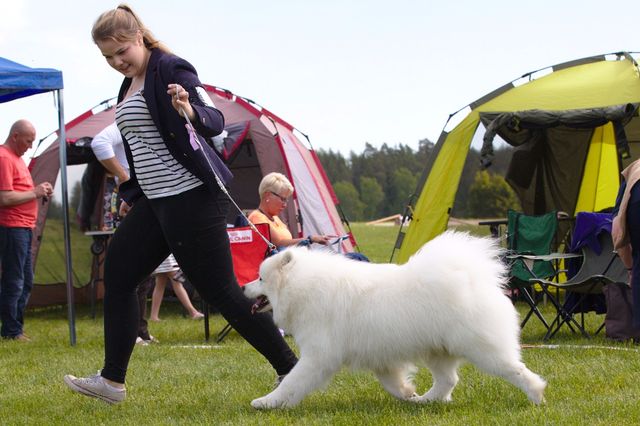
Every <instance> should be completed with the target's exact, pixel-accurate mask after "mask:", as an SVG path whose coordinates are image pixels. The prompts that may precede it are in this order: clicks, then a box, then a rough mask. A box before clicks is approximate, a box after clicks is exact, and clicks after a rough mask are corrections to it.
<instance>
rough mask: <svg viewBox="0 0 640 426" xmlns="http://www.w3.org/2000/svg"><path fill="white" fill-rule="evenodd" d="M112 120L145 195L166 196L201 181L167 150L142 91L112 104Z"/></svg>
mask: <svg viewBox="0 0 640 426" xmlns="http://www.w3.org/2000/svg"><path fill="white" fill-rule="evenodd" d="M116 123H117V124H118V128H119V129H120V132H121V133H122V136H123V137H124V139H125V140H126V142H127V144H128V145H129V149H130V150H131V154H132V156H133V168H134V170H135V173H136V178H137V179H138V183H139V185H140V188H141V189H142V192H144V194H145V195H146V196H147V198H161V197H168V196H171V195H176V194H180V193H182V192H186V191H188V190H190V189H193V188H196V187H198V186H200V185H202V184H203V183H202V181H201V180H200V179H198V178H197V177H196V176H194V175H193V174H192V173H191V172H189V171H188V170H187V169H185V168H184V167H183V166H182V164H180V163H178V161H176V159H175V158H173V156H172V155H171V154H170V153H169V150H168V149H167V144H166V143H165V141H164V140H163V139H162V136H160V132H158V128H157V127H156V126H155V124H154V123H153V120H152V119H151V115H150V114H149V109H148V108H147V103H146V101H145V99H144V97H143V96H142V91H138V92H136V93H134V94H133V95H131V96H130V97H128V98H127V99H125V100H124V101H123V102H122V103H120V104H119V105H118V106H117V107H116Z"/></svg>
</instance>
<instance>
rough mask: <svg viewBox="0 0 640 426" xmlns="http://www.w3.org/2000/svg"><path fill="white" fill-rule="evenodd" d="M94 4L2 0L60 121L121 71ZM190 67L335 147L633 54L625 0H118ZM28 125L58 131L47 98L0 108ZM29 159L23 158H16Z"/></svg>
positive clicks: (438, 125) (630, 10)
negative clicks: (515, 85)
mask: <svg viewBox="0 0 640 426" xmlns="http://www.w3.org/2000/svg"><path fill="white" fill-rule="evenodd" d="M117 4H118V3H117V2H109V1H104V0H100V1H97V0H84V1H81V2H80V1H68V0H57V1H48V0H11V1H8V0H3V2H2V18H3V19H2V21H3V23H2V26H1V27H0V56H2V57H5V58H7V59H10V60H13V61H15V62H19V63H22V64H24V65H27V66H31V67H39V68H55V69H58V70H61V71H62V72H63V78H64V86H65V88H64V92H63V93H64V94H63V97H64V114H65V119H66V120H65V121H67V122H69V121H71V120H72V119H73V118H75V117H76V116H78V115H80V114H82V113H83V112H85V111H87V110H88V109H90V108H92V107H94V106H96V105H97V104H99V103H100V102H101V101H103V100H105V99H108V98H111V97H114V96H116V95H117V92H118V88H119V86H120V82H121V79H122V77H121V75H120V74H119V73H118V72H116V71H115V70H113V69H111V68H110V67H109V66H108V65H107V63H106V61H105V60H104V58H103V57H102V56H101V55H100V52H99V50H98V49H97V47H96V46H95V45H94V43H93V41H92V40H91V36H90V32H91V27H92V25H93V23H94V21H95V19H96V18H97V17H98V15H99V14H100V13H102V12H104V11H105V10H107V9H110V8H114V7H116V6H117ZM128 4H129V5H130V6H131V7H132V8H133V9H134V10H135V11H136V12H137V13H138V14H139V16H140V17H141V18H142V20H143V22H144V23H145V24H146V25H147V27H148V28H149V29H150V30H151V31H152V32H153V33H154V34H155V35H156V37H157V38H159V39H160V40H161V41H163V42H165V44H167V45H168V46H169V48H170V49H171V50H172V51H173V52H174V53H176V54H177V55H179V56H182V57H183V58H185V59H187V60H188V61H190V62H191V63H192V64H193V65H194V66H195V67H196V69H197V70H198V73H199V76H200V79H201V81H202V82H204V83H206V84H210V85H214V86H218V87H222V88H225V89H228V90H231V91H232V92H234V93H235V94H237V95H241V96H244V97H247V98H249V99H251V100H253V101H255V102H256V103H258V104H260V105H261V106H263V107H265V108H267V109H269V110H270V111H272V112H274V113H275V114H276V115H278V116H280V117H281V118H283V119H284V120H285V121H287V122H289V123H290V124H292V125H293V126H294V127H295V128H297V129H298V130H300V131H301V132H303V133H305V134H307V135H308V136H309V138H310V141H311V144H312V146H313V147H314V148H315V149H316V150H320V149H324V150H333V151H339V152H341V153H343V154H344V155H345V156H348V155H349V153H350V152H355V153H361V152H362V151H363V150H364V148H365V144H366V143H369V144H371V145H373V146H374V147H376V148H379V147H380V146H381V145H382V144H384V143H386V144H388V145H390V146H397V145H398V144H404V145H408V146H410V147H411V148H413V149H417V147H418V142H419V141H420V140H422V139H425V138H428V139H430V140H431V141H433V142H435V141H437V139H438V136H439V135H440V133H441V131H442V129H443V126H444V125H445V122H446V121H447V118H448V117H449V114H451V113H453V112H455V111H457V110H459V109H461V108H463V107H465V106H466V105H468V104H469V103H471V102H472V101H474V100H476V99H478V98H480V97H481V96H483V95H485V94H486V93H488V92H490V91H492V90H493V89H495V88H497V87H499V86H501V85H503V84H505V83H508V82H509V81H512V80H514V79H517V78H519V77H520V76H521V75H523V74H525V73H526V72H529V71H533V70H537V69H540V68H544V67H547V66H551V65H554V64H557V63H562V62H566V61H569V60H572V59H578V58H582V57H586V56H592V55H598V54H604V53H611V52H617V51H622V50H627V51H634V52H636V51H638V50H640V40H638V28H639V27H640V26H639V24H638V16H639V14H638V11H639V10H640V3H638V2H636V1H632V0H627V1H619V0H609V1H607V2H602V0H597V1H596V0H553V1H547V0H539V1H535V0H534V1H530V2H513V1H498V0H496V1H493V0H485V1H477V0H461V1H456V0H439V1H430V0H395V1H379V0H270V1H264V0H262V1H257V0H232V1H229V0H181V1H175V0H172V1H168V0H131V1H129V2H128ZM20 118H27V119H29V120H31V121H32V122H33V123H34V125H35V126H36V129H37V133H38V139H40V138H43V137H45V136H46V135H48V134H50V133H51V132H53V131H55V130H56V129H57V112H56V106H55V102H54V100H53V96H52V95H51V94H45V95H37V96H32V97H30V98H25V99H22V100H18V101H13V102H9V103H5V104H0V138H2V140H3V141H4V138H5V137H6V134H7V133H8V130H9V127H10V126H11V124H12V123H13V122H14V121H15V120H17V119H20ZM28 155H30V154H29V153H28V154H27V156H28Z"/></svg>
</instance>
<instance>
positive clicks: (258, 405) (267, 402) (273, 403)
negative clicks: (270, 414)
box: [251, 396, 286, 410]
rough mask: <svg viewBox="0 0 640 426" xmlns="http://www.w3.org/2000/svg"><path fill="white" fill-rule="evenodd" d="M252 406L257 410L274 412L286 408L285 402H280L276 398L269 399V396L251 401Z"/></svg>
mask: <svg viewBox="0 0 640 426" xmlns="http://www.w3.org/2000/svg"><path fill="white" fill-rule="evenodd" d="M251 406H252V407H253V408H255V409H256V410H273V409H276V408H285V407H286V403H285V401H282V400H278V399H276V398H269V397H268V396H263V397H262V398H256V399H254V400H253V401H251Z"/></svg>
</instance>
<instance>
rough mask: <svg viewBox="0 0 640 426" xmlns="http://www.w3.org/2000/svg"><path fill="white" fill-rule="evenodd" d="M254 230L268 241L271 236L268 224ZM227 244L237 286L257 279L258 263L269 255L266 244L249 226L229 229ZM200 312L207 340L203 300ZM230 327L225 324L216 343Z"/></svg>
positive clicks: (206, 305)
mask: <svg viewBox="0 0 640 426" xmlns="http://www.w3.org/2000/svg"><path fill="white" fill-rule="evenodd" d="M254 226H255V227H256V229H258V231H259V232H260V234H262V235H263V236H265V237H266V238H267V239H268V240H269V241H270V240H271V234H270V232H269V224H268V223H260V224H256V225H254ZM227 233H228V234H229V243H230V245H231V257H232V259H233V271H234V273H235V275H236V280H237V281H238V285H239V286H240V287H243V286H244V285H245V284H247V283H249V282H251V281H253V280H255V279H257V278H258V269H259V267H260V263H262V261H263V260H264V258H265V257H266V256H267V255H268V253H269V247H268V246H267V243H266V242H265V241H264V240H263V239H262V238H261V237H260V235H258V234H256V231H254V230H253V229H252V228H251V227H250V226H240V227H235V228H229V229H228V230H227ZM202 311H203V312H204V337H205V340H209V306H208V304H207V303H206V302H205V301H204V300H203V301H202ZM231 329H232V327H231V325H229V324H228V323H227V325H225V326H224V328H223V329H222V330H221V331H220V332H219V333H218V335H217V337H216V343H220V342H221V341H222V340H223V339H224V338H225V337H226V336H227V334H229V332H230V331H231Z"/></svg>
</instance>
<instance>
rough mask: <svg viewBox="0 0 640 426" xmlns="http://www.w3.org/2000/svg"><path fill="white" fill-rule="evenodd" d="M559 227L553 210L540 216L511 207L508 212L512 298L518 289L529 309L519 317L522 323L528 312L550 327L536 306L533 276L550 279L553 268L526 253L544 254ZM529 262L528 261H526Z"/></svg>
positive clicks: (547, 251) (553, 274) (546, 326)
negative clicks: (517, 210) (529, 214)
mask: <svg viewBox="0 0 640 426" xmlns="http://www.w3.org/2000/svg"><path fill="white" fill-rule="evenodd" d="M557 230H558V219H557V214H556V212H555V211H553V212H549V213H546V214H544V215H540V216H528V215H525V214H523V213H519V212H516V211H513V210H509V211H508V212H507V253H508V254H507V256H506V257H507V259H508V260H509V264H510V272H509V288H510V289H511V290H512V299H515V294H516V293H519V294H520V295H521V296H522V298H523V299H524V301H525V302H527V304H528V305H529V312H527V315H526V316H525V318H524V319H523V320H522V323H521V324H520V327H524V326H525V324H526V323H527V321H529V318H531V315H535V316H536V317H538V319H539V320H540V322H542V324H543V325H544V327H545V328H546V329H547V330H549V323H547V320H546V319H545V318H544V316H543V315H542V313H541V312H540V310H539V309H538V305H537V301H536V299H535V290H534V288H533V284H532V283H531V281H530V280H531V279H532V278H543V279H551V278H553V277H555V276H556V274H557V273H556V268H555V266H554V264H553V262H552V261H551V260H539V259H536V260H531V259H527V258H526V257H527V256H530V255H533V256H534V257H535V256H543V255H549V254H550V253H551V248H552V245H553V242H554V241H555V238H556V233H557ZM527 262H528V263H527Z"/></svg>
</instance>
